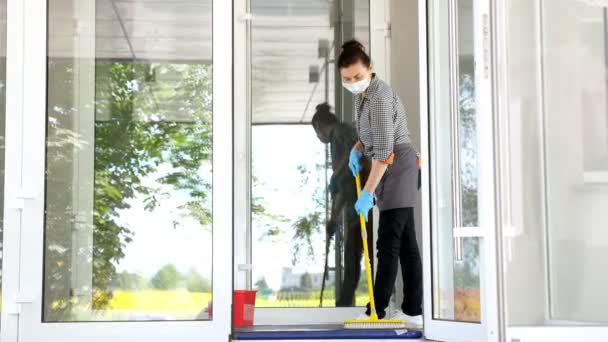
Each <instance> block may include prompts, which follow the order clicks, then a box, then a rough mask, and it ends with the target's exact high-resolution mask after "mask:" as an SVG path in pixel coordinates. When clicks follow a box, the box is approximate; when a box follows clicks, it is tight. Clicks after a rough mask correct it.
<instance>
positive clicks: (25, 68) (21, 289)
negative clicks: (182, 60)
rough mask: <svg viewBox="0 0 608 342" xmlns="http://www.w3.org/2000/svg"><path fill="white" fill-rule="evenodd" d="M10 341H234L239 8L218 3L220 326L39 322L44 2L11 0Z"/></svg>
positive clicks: (216, 273)
mask: <svg viewBox="0 0 608 342" xmlns="http://www.w3.org/2000/svg"><path fill="white" fill-rule="evenodd" d="M7 14H8V18H9V20H8V41H7V52H8V57H7V63H8V64H7V84H8V87H7V130H6V131H7V139H6V147H7V152H6V155H7V159H6V165H7V170H6V179H7V180H8V181H7V182H6V189H5V195H6V196H5V198H6V199H7V205H6V210H5V222H6V223H5V227H6V229H5V243H4V246H5V249H4V253H5V255H4V272H3V277H4V280H5V281H4V282H3V284H4V289H3V290H4V291H3V299H4V300H3V303H4V310H3V311H2V331H1V338H2V341H3V342H9V341H10V342H17V341H24V342H34V341H64V342H70V341H74V342H76V341H84V340H88V341H92V342H93V341H108V340H112V341H116V342H119V341H133V340H135V339H137V340H139V339H141V340H146V341H177V340H179V341H200V340H201V338H203V339H205V338H206V339H210V340H218V341H219V340H227V339H228V336H229V334H230V329H231V304H232V273H231V272H225V269H226V267H230V266H229V265H230V260H232V229H231V228H232V159H231V158H226V157H225V156H227V155H231V154H232V115H231V113H232V56H233V50H232V39H231V37H232V2H231V1H224V0H214V1H213V36H214V37H217V38H216V39H213V74H214V77H213V155H214V158H213V226H214V227H215V229H214V230H213V246H214V248H213V300H214V305H213V320H211V321H180V322H170V321H166V322H165V321H163V322H75V323H42V322H41V319H42V307H43V298H42V296H43V289H42V287H43V285H42V284H43V277H44V275H43V262H44V261H43V259H44V230H45V227H44V208H45V193H44V191H45V190H44V189H45V158H46V156H45V149H46V122H47V119H46V115H47V114H46V113H47V108H46V97H47V1H46V0H31V1H27V2H23V1H8V9H7ZM216 33H217V35H216Z"/></svg>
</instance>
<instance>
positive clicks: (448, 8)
mask: <svg viewBox="0 0 608 342" xmlns="http://www.w3.org/2000/svg"><path fill="white" fill-rule="evenodd" d="M427 11H428V12H427V13H428V16H427V18H428V25H427V28H428V44H429V49H428V52H429V58H428V63H429V68H428V71H429V77H428V80H429V82H430V86H429V88H428V89H429V91H430V93H429V116H428V121H427V122H426V125H427V127H426V128H427V129H423V130H424V131H425V132H424V133H428V134H429V136H428V139H427V141H428V144H429V145H428V147H427V151H428V152H429V155H430V157H429V165H428V168H426V169H427V170H428V173H427V174H426V180H427V182H426V183H427V184H428V185H425V186H427V187H428V188H427V189H426V190H427V191H424V192H423V194H424V196H425V197H426V198H424V199H423V203H425V204H426V205H427V208H426V210H425V215H426V218H425V222H426V226H427V227H429V229H427V230H425V233H426V234H425V237H424V251H425V254H424V262H425V333H426V336H427V338H431V339H434V340H440V341H488V340H491V337H492V334H493V331H494V330H493V329H491V328H490V327H492V326H493V325H494V323H493V322H494V321H493V317H495V315H496V314H495V313H493V312H490V311H489V310H486V308H495V307H496V306H495V302H494V301H493V299H492V298H493V297H494V296H495V295H492V294H491V292H490V291H489V289H490V288H492V286H491V285H490V282H489V280H490V279H492V275H491V274H492V273H493V272H495V270H494V268H493V267H492V265H493V262H492V257H491V256H492V250H494V248H493V244H492V243H491V241H493V230H494V214H493V207H494V205H493V203H494V195H493V192H494V189H493V187H494V185H493V161H492V160H493V159H492V118H491V115H492V112H491V111H490V108H491V92H490V89H491V88H490V72H489V61H488V56H489V6H488V2H487V1H473V0H451V1H428V7H427ZM424 133H423V134H424ZM423 140H425V139H423Z"/></svg>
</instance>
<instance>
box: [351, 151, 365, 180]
mask: <svg viewBox="0 0 608 342" xmlns="http://www.w3.org/2000/svg"><path fill="white" fill-rule="evenodd" d="M361 157H363V153H361V151H359V150H355V149H352V150H350V156H349V157H348V168H350V171H351V172H352V173H353V176H356V175H357V172H361V170H362V169H363V168H362V167H361Z"/></svg>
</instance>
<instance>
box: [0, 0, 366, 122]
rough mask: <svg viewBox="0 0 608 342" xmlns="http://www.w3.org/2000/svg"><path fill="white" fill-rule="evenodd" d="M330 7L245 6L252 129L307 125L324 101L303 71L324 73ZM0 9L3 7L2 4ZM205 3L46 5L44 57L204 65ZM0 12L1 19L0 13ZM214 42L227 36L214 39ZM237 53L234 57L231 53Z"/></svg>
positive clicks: (328, 3) (59, 1) (62, 0)
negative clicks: (322, 52)
mask: <svg viewBox="0 0 608 342" xmlns="http://www.w3.org/2000/svg"><path fill="white" fill-rule="evenodd" d="M333 1H334V0H308V1H302V0H251V12H252V14H253V20H252V30H251V61H252V68H251V73H252V74H251V77H252V84H251V86H252V96H253V97H252V116H253V122H254V123H257V124H260V123H306V122H310V119H311V117H312V115H313V114H314V108H315V106H316V105H317V104H319V103H321V102H324V101H325V80H324V78H323V74H321V77H320V79H319V82H315V83H309V68H310V67H311V66H312V65H315V66H317V67H318V68H319V69H320V70H321V69H323V67H324V60H323V59H321V58H319V56H318V44H319V40H321V39H326V40H329V42H330V44H332V45H333V40H334V28H333V27H332V26H333V24H332V22H335V20H332V18H335V16H334V15H332V14H333V11H332V8H333V6H334V5H333ZM353 1H354V3H355V4H354V5H355V8H356V10H355V26H356V27H355V29H356V34H355V35H356V37H357V38H358V39H360V40H361V41H362V42H364V43H365V44H366V45H367V42H368V41H369V9H368V7H369V0H353ZM0 2H1V3H3V5H4V6H5V1H0ZM211 2H212V0H49V45H48V46H49V52H48V53H49V57H51V58H74V57H75V56H77V57H79V58H97V59H99V58H102V59H129V60H133V59H134V60H139V61H154V62H162V61H168V62H175V63H209V62H210V61H211V57H212V56H211V51H212V50H211V47H212V44H211V41H212V39H211V38H212V34H211V25H212V16H211ZM0 7H1V6H0ZM0 11H3V13H5V12H6V8H5V7H4V8H0ZM0 14H1V13H0ZM4 17H5V16H4ZM0 18H1V17H0ZM0 27H2V26H0ZM4 27H5V25H4ZM4 29H5V28H4ZM0 33H1V32H0ZM4 36H5V35H2V34H0V37H4ZM214 38H215V39H226V38H227V37H222V34H221V32H216V33H215V35H214ZM2 45H5V44H0V46H2ZM243 52H244V49H242V50H241V49H237V50H235V53H237V54H238V53H243ZM330 58H331V59H333V56H331V57H330ZM329 69H330V72H329V89H328V94H329V96H328V97H329V102H330V104H332V103H333V102H334V101H333V96H334V95H333V94H334V75H335V69H334V66H333V63H330V64H329Z"/></svg>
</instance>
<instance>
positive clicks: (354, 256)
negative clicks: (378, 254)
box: [336, 206, 374, 307]
mask: <svg viewBox="0 0 608 342" xmlns="http://www.w3.org/2000/svg"><path fill="white" fill-rule="evenodd" d="M353 207H354V206H353ZM351 216H352V218H351V219H350V220H349V221H350V222H349V224H348V227H346V232H345V233H346V234H345V235H346V237H345V242H344V280H343V281H342V287H341V288H340V297H339V298H338V299H337V300H336V306H338V307H350V306H355V292H356V291H357V286H358V285H359V280H360V279H361V272H362V270H361V258H362V257H363V241H362V240H361V224H360V221H359V217H358V216H353V215H351ZM368 222H369V223H368V224H367V225H366V226H367V245H368V246H369V248H370V253H371V248H372V245H373V243H374V242H373V241H374V238H373V234H372V232H373V229H372V223H371V222H374V221H373V214H372V211H371V210H370V212H369V217H368ZM371 257H372V256H371V255H370V258H371ZM371 260H373V258H372V259H371ZM371 263H372V267H373V264H374V263H373V261H371ZM363 272H364V271H363ZM372 273H373V272H372ZM363 276H365V274H363Z"/></svg>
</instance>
